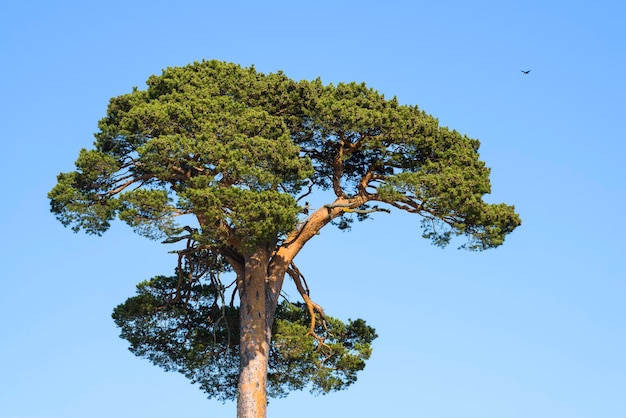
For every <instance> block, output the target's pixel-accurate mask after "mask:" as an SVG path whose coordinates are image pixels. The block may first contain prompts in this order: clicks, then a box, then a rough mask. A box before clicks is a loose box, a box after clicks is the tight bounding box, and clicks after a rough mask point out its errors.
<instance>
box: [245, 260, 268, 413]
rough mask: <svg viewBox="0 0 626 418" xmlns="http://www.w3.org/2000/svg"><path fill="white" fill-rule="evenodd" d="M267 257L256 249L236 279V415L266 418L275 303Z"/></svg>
mask: <svg viewBox="0 0 626 418" xmlns="http://www.w3.org/2000/svg"><path fill="white" fill-rule="evenodd" d="M268 262H269V257H268V255H267V253H266V252H263V251H259V252H257V253H255V254H253V255H251V256H250V257H247V258H246V261H245V273H244V277H243V279H242V280H240V282H239V297H240V300H241V306H240V320H241V325H240V332H241V341H240V350H241V351H240V356H241V357H240V360H241V369H240V374H239V386H238V393H237V417H238V418H265V416H266V407H267V365H268V356H269V346H270V339H271V331H272V329H271V328H272V321H273V317H274V311H275V309H276V305H275V304H273V303H272V302H271V300H268V297H267V296H268V295H267V293H266V291H267V285H268V273H267V266H268Z"/></svg>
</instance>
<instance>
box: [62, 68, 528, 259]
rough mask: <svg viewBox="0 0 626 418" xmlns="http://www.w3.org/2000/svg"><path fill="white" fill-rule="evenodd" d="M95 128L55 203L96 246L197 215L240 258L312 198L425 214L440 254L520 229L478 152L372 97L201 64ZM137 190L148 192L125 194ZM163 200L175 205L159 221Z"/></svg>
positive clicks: (161, 82)
mask: <svg viewBox="0 0 626 418" xmlns="http://www.w3.org/2000/svg"><path fill="white" fill-rule="evenodd" d="M99 128H100V131H99V132H98V133H97V134H96V142H95V144H94V145H95V150H91V151H87V150H83V151H81V154H80V156H79V158H78V160H77V162H76V171H75V172H73V173H63V174H61V175H59V182H58V185H57V186H56V187H55V188H54V189H53V190H52V191H51V192H50V198H51V205H52V206H51V208H52V211H53V212H54V213H55V214H56V215H57V217H58V218H59V219H60V220H61V221H62V222H63V223H64V224H65V225H68V226H72V227H73V228H74V229H75V230H80V229H83V230H85V231H87V232H89V233H97V234H100V233H102V232H103V231H104V230H106V229H107V228H108V227H109V224H110V221H111V220H112V219H114V218H115V217H117V216H119V217H120V218H122V219H123V220H125V221H126V222H127V223H129V224H130V225H131V226H133V227H134V228H135V230H136V231H137V232H139V233H142V234H144V235H147V236H149V237H152V238H159V239H160V238H162V237H163V236H164V235H165V236H166V237H170V235H171V232H172V231H174V230H175V229H176V228H175V226H176V225H175V223H174V220H175V219H176V218H177V217H178V216H179V215H181V214H193V215H195V216H196V218H198V221H199V223H200V225H201V227H202V229H203V233H204V236H205V237H206V238H207V239H208V240H210V241H211V242H218V243H228V244H229V245H234V246H235V247H238V250H239V251H241V252H242V253H243V252H246V251H248V250H249V249H250V248H252V247H254V246H256V245H269V246H270V247H271V246H272V245H275V244H277V243H279V242H280V240H281V239H282V238H283V237H285V236H286V235H287V234H288V233H289V232H291V231H292V230H293V229H294V228H295V226H296V223H297V216H298V213H299V211H300V208H299V206H298V204H297V203H296V199H297V197H298V194H299V193H300V191H301V190H302V188H303V187H304V186H312V187H314V188H315V187H318V188H322V189H332V190H333V191H334V193H335V195H337V196H338V197H342V198H353V197H357V196H359V197H361V198H363V199H365V200H366V201H378V202H382V203H386V204H389V205H392V206H394V207H396V208H400V209H403V210H408V211H410V212H414V213H418V214H420V215H422V216H424V217H425V222H424V223H423V225H424V227H425V230H424V236H426V237H429V238H431V239H433V241H434V243H435V244H438V245H445V244H447V243H448V241H449V240H450V237H452V236H455V235H466V236H467V237H468V243H467V244H466V245H465V246H466V247H467V248H470V249H487V248H490V247H494V246H498V245H500V244H501V243H502V242H503V240H504V237H505V236H506V235H507V234H508V233H510V232H511V231H512V230H513V229H514V228H515V227H516V226H518V225H519V224H520V220H519V217H518V215H517V214H516V213H515V212H514V209H513V207H512V206H509V205H505V204H498V205H490V204H487V203H485V202H484V201H483V200H482V196H483V195H485V194H487V193H489V192H490V185H489V169H488V168H486V167H485V164H484V163H483V162H482V161H480V160H479V158H478V157H479V156H478V147H479V142H478V141H477V140H473V139H470V138H467V137H466V136H463V135H461V134H459V133H458V132H456V131H450V130H448V129H446V128H442V127H439V125H438V122H437V120H436V119H434V118H433V117H431V116H429V115H427V114H425V113H424V112H423V111H421V110H420V109H418V108H417V107H416V106H405V105H400V104H399V103H398V102H397V100H396V99H395V98H393V99H391V100H388V99H386V98H385V97H384V96H383V95H381V94H379V93H378V92H377V91H375V90H372V89H371V88H368V87H367V86H366V85H365V84H363V83H361V84H357V83H340V84H337V85H332V84H331V85H323V84H322V83H321V81H320V80H314V81H311V82H306V81H301V82H295V81H293V80H290V79H289V78H287V77H286V76H285V75H284V74H282V73H276V74H269V75H265V74H262V73H259V72H257V71H256V70H255V69H254V68H253V67H251V68H242V67H240V66H238V65H235V64H229V63H222V62H218V61H203V62H200V63H194V64H191V65H189V66H186V67H181V68H168V69H166V70H164V71H163V73H162V74H161V75H160V76H152V77H150V79H149V80H148V82H147V90H138V89H134V90H133V91H132V92H131V93H129V94H126V95H122V96H119V97H115V98H113V99H111V102H110V104H109V107H108V111H107V116H106V117H105V118H103V119H102V120H101V121H100V124H99ZM134 189H148V190H150V192H149V193H146V194H139V193H138V192H132V193H122V192H123V191H127V192H128V191H129V190H134ZM157 189H158V190H161V194H160V195H159V199H161V200H162V201H163V200H164V199H165V198H164V196H166V195H167V196H168V197H167V199H166V200H167V201H166V202H165V201H163V203H164V204H163V205H162V206H161V207H160V208H157V207H156V206H155V203H156V202H157V200H155V199H157V195H156V194H155V193H154V190H157ZM140 197H145V199H146V202H145V203H142V202H140V201H139V200H140ZM156 209H158V210H156ZM259 219H263V222H262V223H263V225H257V223H258V222H259ZM149 222H154V224H153V225H152V226H148V225H147V223H149ZM339 224H342V223H341V222H339Z"/></svg>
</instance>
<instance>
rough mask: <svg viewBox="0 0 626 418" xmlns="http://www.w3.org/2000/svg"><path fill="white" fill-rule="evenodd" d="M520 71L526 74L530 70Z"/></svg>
mask: <svg viewBox="0 0 626 418" xmlns="http://www.w3.org/2000/svg"><path fill="white" fill-rule="evenodd" d="M520 71H521V72H523V73H524V74H528V73H529V72H530V70H526V71H524V70H520Z"/></svg>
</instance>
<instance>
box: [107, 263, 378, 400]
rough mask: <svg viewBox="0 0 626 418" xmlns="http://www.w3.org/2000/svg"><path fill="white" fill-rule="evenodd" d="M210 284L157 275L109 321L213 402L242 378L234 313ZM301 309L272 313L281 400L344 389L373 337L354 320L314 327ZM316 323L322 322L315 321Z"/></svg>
mask: <svg viewBox="0 0 626 418" xmlns="http://www.w3.org/2000/svg"><path fill="white" fill-rule="evenodd" d="M183 276H184V277H185V278H186V277H187V273H186V272H185V273H184V274H183ZM222 290H223V289H220V288H219V287H218V286H216V284H215V282H210V283H203V282H200V281H196V280H194V281H191V282H190V281H188V280H181V278H180V277H179V276H178V275H175V276H171V277H166V276H157V277H154V278H153V279H151V280H148V281H145V282H142V283H140V284H139V285H138V286H137V295H136V296H134V297H131V298H129V299H128V300H127V301H126V302H125V303H123V304H121V305H119V306H118V307H117V308H115V310H114V313H113V318H114V320H115V323H116V324H117V325H118V326H119V327H120V328H121V337H122V338H124V339H126V340H128V341H129V343H130V350H131V351H132V352H133V353H134V354H136V355H137V356H140V357H144V358H147V359H149V360H150V361H151V362H152V363H154V364H155V365H158V366H160V367H162V368H164V369H165V370H167V371H178V372H180V373H182V374H184V375H185V376H187V377H188V378H189V379H191V381H192V382H193V383H197V384H198V385H199V386H200V388H201V389H202V390H203V391H204V392H206V393H207V395H208V396H209V397H211V398H217V399H220V400H227V399H233V398H235V396H236V392H237V378H238V373H239V313H238V312H239V309H238V308H236V307H232V306H228V305H224V304H223V302H222V299H221V297H222V296H223V294H222V293H221V291H222ZM310 319H311V318H310V317H309V316H308V314H307V310H306V309H304V307H303V306H302V304H299V303H296V304H292V303H289V302H287V301H284V302H283V303H281V304H280V305H279V306H278V309H277V311H276V321H275V324H274V330H273V337H272V342H271V347H270V350H271V352H270V357H269V370H268V394H269V395H270V396H271V397H282V396H286V395H287V394H288V392H289V391H291V390H302V389H306V388H309V389H310V390H311V391H312V392H314V393H328V392H331V391H335V390H341V389H344V388H345V387H347V386H349V385H350V384H352V383H354V382H355V381H356V374H357V372H358V371H360V370H362V369H363V368H364V367H365V360H367V359H368V358H369V357H370V354H371V342H372V341H373V340H374V339H375V338H376V337H377V335H376V333H375V331H374V329H373V328H371V327H369V326H368V325H367V324H366V323H365V321H363V320H361V319H359V320H356V321H348V323H344V322H342V321H339V320H338V319H335V318H330V317H329V318H327V322H326V328H324V327H323V326H322V325H321V324H322V322H321V321H318V324H319V325H318V326H317V329H316V333H318V334H319V335H320V336H324V337H325V339H324V341H323V342H320V340H318V339H316V338H314V337H313V336H312V335H310V334H309V333H308V330H309V321H310ZM318 319H319V318H318Z"/></svg>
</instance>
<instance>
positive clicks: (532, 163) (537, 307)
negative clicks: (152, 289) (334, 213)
mask: <svg viewBox="0 0 626 418" xmlns="http://www.w3.org/2000/svg"><path fill="white" fill-rule="evenodd" d="M624 4H625V3H623V2H620V1H603V0H599V1H596V2H593V3H592V2H588V1H586V2H582V1H534V0H533V1H524V0H521V1H516V2H504V1H502V2H496V1H491V2H490V1H480V0H479V1H473V2H462V1H441V2H432V1H430V2H424V1H393V0H389V1H386V2H374V1H367V0H361V1H358V2H356V1H332V2H331V1H317V2H310V3H304V2H303V3H299V2H287V1H279V2H265V3H261V2H250V1H239V2H230V3H228V4H227V3H226V2H211V1H190V0H180V1H177V2H164V1H158V0H153V1H149V2H148V1H132V0H125V1H119V0H113V1H107V2H102V1H91V2H84V1H68V0H58V1H55V2H47V1H34V0H30V1H29V0H26V1H22V2H11V3H10V4H6V5H4V6H3V10H2V13H1V14H0V54H1V56H2V62H3V65H2V66H1V67H0V79H1V80H2V82H1V83H0V118H1V123H0V139H1V141H2V147H3V149H4V154H3V155H4V160H5V162H4V164H3V170H2V171H3V174H4V179H3V181H2V182H1V183H0V191H1V193H2V196H3V202H4V203H3V204H2V205H0V223H1V228H2V231H3V234H2V241H3V244H2V251H1V252H0V261H1V262H2V265H3V274H2V291H1V292H0V329H1V331H2V334H1V335H2V336H1V337H0V376H1V377H0V418H39V417H46V418H78V417H80V418H83V417H89V418H100V417H110V416H118V417H148V416H150V417H153V418H161V417H170V416H173V414H175V415H176V416H182V415H186V416H212V417H232V416H235V405H234V403H226V404H221V403H219V402H215V401H210V400H207V399H206V398H205V396H204V394H203V393H202V392H201V391H199V390H198V389H197V388H195V387H193V386H192V385H190V384H189V383H188V381H186V380H185V378H184V377H182V376H179V375H177V374H174V373H164V372H162V371H161V370H160V369H158V368H156V367H155V366H152V365H151V364H149V363H148V362H147V361H145V360H142V359H139V358H136V357H134V356H133V355H132V354H131V353H130V352H128V351H127V349H126V347H127V345H126V343H125V341H123V340H121V339H119V338H118V330H117V329H116V327H115V325H114V324H113V321H112V320H111V318H110V314H111V311H112V309H113V307H114V306H116V305H117V304H119V303H121V302H123V301H124V300H125V299H126V298H127V297H129V296H131V295H132V294H133V293H134V286H135V284H136V283H137V282H139V281H141V280H143V279H147V278H150V277H152V276H154V275H156V274H162V273H169V272H170V271H171V269H172V265H173V263H174V260H173V258H172V257H173V256H172V255H168V254H167V250H168V248H164V246H162V245H161V244H158V243H153V242H150V241H147V240H146V239H144V238H140V237H137V236H135V235H134V234H133V233H132V231H131V230H130V229H129V228H127V227H126V226H125V225H121V224H115V225H114V226H113V228H112V229H111V230H110V231H108V232H107V233H106V234H105V235H104V236H103V237H101V238H98V237H91V236H85V235H82V234H78V235H76V234H73V233H72V232H71V231H70V230H67V229H64V228H63V227H62V226H61V225H60V224H59V223H58V222H57V221H56V220H55V219H54V217H53V216H52V215H51V214H50V213H49V206H48V201H47V198H46V194H47V192H48V191H49V189H50V188H51V187H52V186H53V185H54V184H55V178H56V175H57V174H58V172H60V171H69V170H71V169H72V168H73V162H74V160H75V159H76V157H77V154H78V151H79V149H80V148H82V147H90V145H91V143H92V141H93V136H92V134H93V133H94V132H95V131H96V129H97V121H98V120H99V119H100V118H101V117H103V116H104V114H105V110H106V105H107V102H108V99H109V98H110V97H113V96H117V95H119V94H123V93H126V92H128V91H130V89H131V88H132V87H133V86H139V87H140V88H141V87H142V86H143V85H144V82H145V80H146V79H147V78H148V76H150V75H151V74H158V73H160V71H161V69H162V68H164V67H168V66H179V65H185V64H187V63H190V62H193V61H197V60H201V59H219V60H224V61H232V62H236V63H240V64H242V65H246V66H247V65H251V64H254V65H255V66H256V67H257V68H258V69H259V70H260V71H263V72H271V71H276V70H283V71H284V72H285V73H286V74H287V75H288V76H290V77H292V78H294V79H311V78H315V77H318V76H319V77H321V78H322V79H323V80H324V81H325V82H339V81H359V82H360V81H365V82H366V83H367V84H368V85H370V86H371V87H374V88H376V89H377V90H379V91H380V92H382V93H384V94H385V95H386V96H388V97H392V96H397V97H398V100H399V101H400V102H401V103H405V104H417V105H419V106H420V107H421V108H422V109H424V110H426V111H427V112H428V113H430V114H433V115H434V116H436V117H438V118H439V120H440V123H441V124H442V125H444V126H449V127H451V128H453V129H457V130H458V131H460V132H462V133H465V134H467V135H469V136H471V137H473V138H478V139H480V140H481V141H482V147H481V156H482V158H483V159H484V160H485V161H486V162H487V164H488V165H489V166H490V167H491V168H492V183H493V190H492V195H490V196H489V197H488V199H489V200H490V201H493V202H501V201H504V202H507V203H509V204H514V205H515V206H516V208H517V210H518V212H519V213H520V214H521V216H522V219H523V225H522V227H520V228H519V229H518V230H516V231H515V232H514V233H513V234H512V235H511V236H510V237H509V238H508V239H507V241H506V243H505V245H504V246H503V247H501V248H498V249H496V250H491V251H488V252H484V253H467V252H462V251H457V250H456V249H455V247H454V245H452V246H450V247H449V248H447V249H445V250H441V249H439V248H434V247H431V246H430V245H429V243H428V242H426V241H424V240H423V239H421V238H420V232H419V219H418V218H416V217H414V216H413V217H412V216H409V215H407V214H403V213H399V212H393V213H392V214H390V215H387V214H377V216H376V217H375V219H374V220H373V221H372V220H370V221H367V222H364V223H361V224H357V225H355V227H354V228H353V230H352V232H350V233H342V232H339V231H336V230H325V231H324V232H323V233H322V234H321V235H320V236H319V237H317V238H316V239H315V240H314V241H311V242H310V243H309V244H308V245H307V247H306V248H305V250H304V251H303V252H302V253H301V254H300V255H299V256H298V259H297V262H298V265H299V267H300V269H301V270H302V272H303V273H304V274H305V276H306V277H307V280H308V282H309V285H310V287H311V291H312V297H313V299H314V300H316V301H317V302H318V303H320V304H321V305H323V306H324V307H325V309H326V312H327V313H329V314H331V315H333V316H337V317H340V318H343V319H347V318H356V317H363V318H365V319H366V320H367V321H368V322H369V323H370V324H372V325H373V326H375V327H376V329H377V331H378V334H379V338H378V340H376V341H375V346H374V354H373V356H372V358H371V360H370V362H369V363H368V366H367V367H366V369H365V370H364V371H363V372H362V373H361V375H360V377H359V380H358V382H357V383H356V384H355V385H354V386H353V387H351V388H350V389H348V390H347V391H344V392H339V393H334V394H331V395H328V396H323V397H313V396H311V395H309V394H308V393H306V392H305V393H295V394H292V395H290V396H289V397H287V398H286V399H279V400H273V401H271V403H270V405H269V410H268V411H269V416H271V417H272V418H287V417H294V416H296V417H300V418H313V417H316V418H317V417H319V416H320V415H324V416H326V417H331V418H333V417H365V418H378V417H393V416H398V417H427V418H458V417H463V418H489V417H494V418H496V417H497V418H501V417H507V418H527V417H533V418H544V417H545V418H554V417H568V418H578V417H580V418H582V417H592V416H593V417H620V416H626V402H624V394H625V393H626V356H625V355H624V353H625V352H626V332H625V331H626V328H625V322H626V303H625V301H626V273H625V271H624V270H625V269H624V258H625V257H626V246H625V245H624V241H623V240H624V236H625V233H626V226H625V223H624V222H623V221H622V219H621V218H622V216H623V211H624V207H625V206H626V168H625V161H624V155H625V153H626V146H625V145H624V144H625V141H624V136H625V135H624V129H623V123H624V120H625V116H626V99H625V98H626V83H625V82H624V74H625V73H626V60H625V57H626V50H625V49H626V48H625V46H624V45H626V26H625V25H624V22H625V21H626V6H625V5H624ZM522 69H524V70H527V69H530V70H531V72H530V73H529V74H528V75H524V74H522V73H521V72H520V70H522ZM286 291H287V292H288V293H290V292H291V294H295V291H294V290H292V289H289V288H287V289H286Z"/></svg>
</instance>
